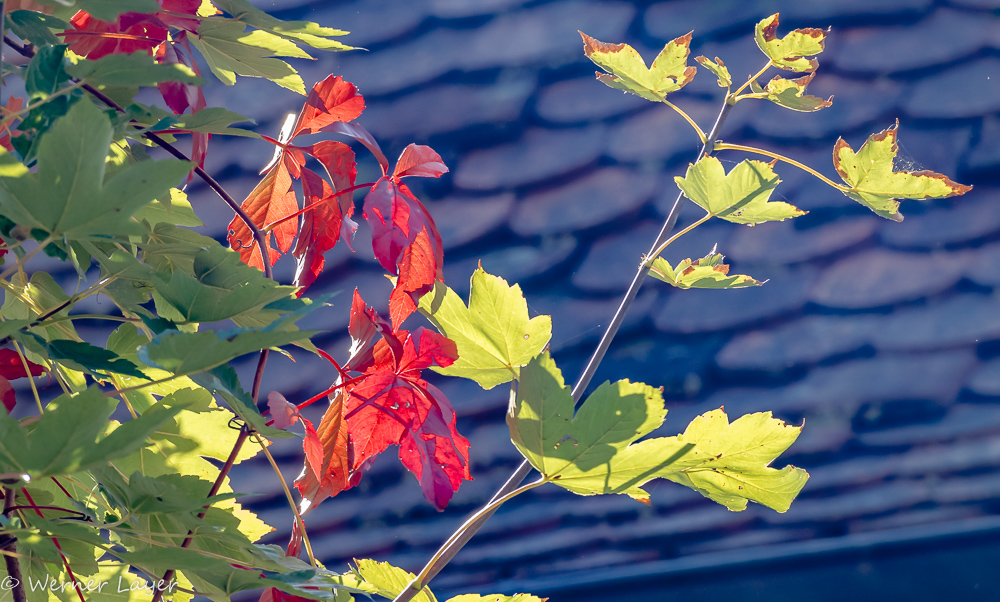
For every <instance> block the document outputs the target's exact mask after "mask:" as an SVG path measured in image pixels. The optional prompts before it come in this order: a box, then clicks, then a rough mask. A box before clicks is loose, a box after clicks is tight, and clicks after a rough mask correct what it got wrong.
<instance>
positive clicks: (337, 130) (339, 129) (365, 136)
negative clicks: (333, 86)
mask: <svg viewBox="0 0 1000 602" xmlns="http://www.w3.org/2000/svg"><path fill="white" fill-rule="evenodd" d="M322 131H323V132H326V133H328V134H343V135H345V136H350V137H351V138H354V139H355V140H357V141H358V142H360V143H361V144H363V145H364V146H365V148H367V149H368V150H369V151H371V153H372V154H373V155H375V159H376V160H378V164H379V165H380V166H381V167H382V174H383V175H384V174H385V173H386V171H387V170H388V169H389V161H388V159H386V158H385V155H384V154H383V153H382V149H381V148H380V147H379V145H378V142H375V137H374V136H372V135H371V132H369V131H368V130H366V129H365V128H364V127H362V126H361V124H358V123H341V122H339V121H337V122H334V123H331V124H330V125H328V126H326V127H324V128H323V130H322Z"/></svg>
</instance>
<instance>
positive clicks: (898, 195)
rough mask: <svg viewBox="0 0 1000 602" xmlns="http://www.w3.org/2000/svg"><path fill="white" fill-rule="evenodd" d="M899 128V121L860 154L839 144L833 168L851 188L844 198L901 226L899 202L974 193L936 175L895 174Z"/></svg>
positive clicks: (845, 143) (872, 136) (963, 186)
mask: <svg viewBox="0 0 1000 602" xmlns="http://www.w3.org/2000/svg"><path fill="white" fill-rule="evenodd" d="M898 128H899V121H898V120H897V121H896V125H894V126H892V127H890V128H888V129H885V130H883V131H881V132H879V133H878V134H872V135H871V136H869V137H868V140H866V141H865V143H864V144H863V145H862V146H861V148H860V149H859V150H858V152H857V153H855V152H854V150H853V149H852V148H851V147H850V145H849V144H847V142H844V140H843V138H841V139H838V140H837V144H836V145H835V146H834V147H833V166H834V167H835V168H836V169H837V173H838V174H840V177H841V178H842V179H843V180H844V182H846V183H847V185H848V186H850V187H851V189H850V190H848V191H845V192H844V194H846V195H847V196H848V197H849V198H851V199H854V200H855V201H857V202H859V203H861V204H862V205H864V206H865V207H868V208H869V209H871V210H872V211H874V212H875V213H876V214H878V215H881V216H882V217H884V218H887V219H891V220H894V221H897V222H901V221H903V215H902V214H901V213H899V211H898V210H899V201H898V200H896V199H943V198H946V197H952V196H958V195H962V194H965V193H966V192H969V191H970V190H972V186H966V185H964V184H959V183H957V182H953V181H952V180H951V179H949V178H948V177H947V176H945V175H942V174H939V173H936V172H933V171H895V169H894V167H893V160H894V159H895V158H896V152H897V151H898V150H899V147H898V145H897V142H896V137H897V136H898Z"/></svg>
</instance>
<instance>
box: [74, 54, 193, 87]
mask: <svg viewBox="0 0 1000 602" xmlns="http://www.w3.org/2000/svg"><path fill="white" fill-rule="evenodd" d="M66 71H67V72H68V73H69V74H70V75H72V76H73V77H75V78H77V79H82V80H86V81H87V83H89V84H93V85H95V86H155V85H156V84H158V83H160V82H182V83H185V84H201V83H204V80H203V79H201V78H200V77H198V76H197V75H196V74H195V72H194V70H192V69H191V68H190V67H188V66H187V65H181V64H180V63H169V64H167V63H164V64H158V63H156V62H155V61H154V60H153V57H151V56H150V55H148V54H146V53H145V52H133V53H132V54H109V55H108V56H105V57H102V58H100V59H97V60H94V61H91V60H81V61H80V62H78V63H77V64H75V65H70V66H69V67H67V68H66Z"/></svg>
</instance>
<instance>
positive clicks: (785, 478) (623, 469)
mask: <svg viewBox="0 0 1000 602" xmlns="http://www.w3.org/2000/svg"><path fill="white" fill-rule="evenodd" d="M573 410H574V408H573V397H572V395H571V394H570V391H569V388H568V387H566V385H565V383H564V382H563V377H562V373H561V372H560V371H559V369H558V368H557V367H556V365H555V363H554V362H553V361H552V360H551V358H549V356H548V354H547V353H546V354H542V355H540V356H539V357H537V358H535V359H534V360H532V362H531V363H530V364H528V365H527V366H525V367H524V368H523V369H522V370H521V379H520V381H519V383H518V390H517V397H516V398H515V402H514V404H513V405H512V407H511V408H510V410H509V412H508V414H507V424H508V425H509V426H510V431H511V440H512V441H513V442H514V445H515V446H516V447H517V448H518V450H519V451H520V452H521V454H522V455H523V456H524V457H525V458H527V460H528V461H529V462H530V463H531V465H532V466H534V467H535V468H536V469H538V471H539V472H541V473H542V475H543V478H544V479H545V480H546V481H548V482H551V483H555V484H556V485H559V486H560V487H563V488H566V489H569V490H570V491H573V492H574V493H578V494H581V495H594V494H603V493H624V494H627V495H629V496H631V497H632V498H634V499H637V500H639V501H642V502H645V503H648V502H649V494H648V493H646V491H644V490H643V489H642V485H643V484H645V483H646V482H648V481H650V480H652V479H655V478H666V479H670V480H672V481H675V482H677V483H680V484H682V485H686V486H688V487H691V488H693V489H695V490H696V491H698V492H699V493H701V494H702V495H705V496H706V497H709V498H711V499H713V500H715V501H717V502H719V503H721V504H723V505H725V506H726V507H728V508H729V509H730V510H743V509H745V508H746V504H747V500H752V501H755V502H758V503H761V504H764V505H765V506H768V507H770V508H773V509H775V510H777V511H779V512H784V511H786V510H788V507H789V504H791V501H792V499H793V498H794V497H795V496H796V495H797V494H798V492H799V490H801V489H802V486H803V485H804V484H805V482H806V479H808V476H809V475H808V474H806V472H805V471H804V470H802V469H799V468H795V467H792V466H788V467H786V468H783V469H782V470H775V469H773V468H769V467H768V465H769V464H770V463H771V462H772V461H774V459H775V458H776V457H777V456H778V455H780V454H781V453H782V452H783V451H784V450H785V449H787V448H788V446H789V445H791V444H792V442H793V441H795V438H796V437H797V436H798V434H799V432H800V431H801V428H800V427H790V426H787V425H786V424H785V423H784V422H781V421H780V420H775V419H773V418H771V414H770V413H769V412H768V413H764V414H750V415H747V416H744V417H742V418H740V419H739V420H737V421H735V422H733V423H732V425H730V424H729V420H728V418H727V417H726V415H725V413H724V412H722V410H715V411H713V412H709V413H707V414H705V415H703V416H700V417H698V418H696V419H695V420H694V421H693V422H692V423H691V425H690V426H688V429H687V430H686V431H685V432H684V434H683V435H678V436H676V437H660V438H654V439H646V440H644V441H640V442H638V443H636V440H637V439H638V438H640V437H642V436H643V435H646V434H648V433H649V432H651V431H652V430H654V429H656V428H657V427H659V426H660V425H661V424H662V423H663V419H664V417H665V416H666V410H665V409H664V408H663V398H662V396H661V394H660V391H659V390H658V389H654V388H652V387H650V386H648V385H644V384H642V383H631V382H629V381H627V380H623V381H619V382H617V383H614V384H610V383H607V382H605V383H604V384H602V385H601V386H600V387H598V388H597V390H596V391H594V393H593V394H592V395H591V396H590V397H588V398H587V400H586V401H584V403H583V405H582V406H580V409H579V410H578V411H576V414H575V415H574V413H573Z"/></svg>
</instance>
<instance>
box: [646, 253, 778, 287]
mask: <svg viewBox="0 0 1000 602" xmlns="http://www.w3.org/2000/svg"><path fill="white" fill-rule="evenodd" d="M724 259H725V257H723V255H722V254H721V253H716V252H715V250H714V249H713V250H712V252H711V253H709V254H708V255H706V256H704V257H702V258H701V259H698V260H695V261H691V260H690V259H685V260H683V261H681V262H680V263H678V264H677V267H671V266H670V264H669V263H667V260H666V259H664V258H662V257H657V258H656V259H655V260H654V261H653V265H652V266H651V267H650V269H649V275H650V276H652V277H653V278H656V279H657V280H662V281H664V282H666V283H667V284H670V285H673V286H676V287H677V288H744V287H747V286H760V285H761V283H760V282H758V281H757V280H754V279H753V278H751V277H750V276H745V275H743V274H734V275H732V276H730V275H729V266H728V265H726V264H724V263H722V261H723V260H724Z"/></svg>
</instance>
